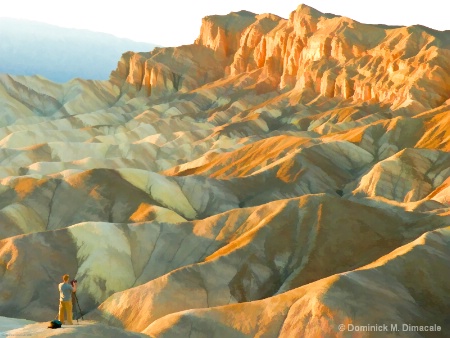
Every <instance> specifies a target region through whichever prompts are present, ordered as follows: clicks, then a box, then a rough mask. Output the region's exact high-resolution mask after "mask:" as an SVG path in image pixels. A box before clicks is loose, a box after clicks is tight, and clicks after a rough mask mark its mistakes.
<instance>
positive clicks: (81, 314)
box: [72, 292, 84, 323]
mask: <svg viewBox="0 0 450 338" xmlns="http://www.w3.org/2000/svg"><path fill="white" fill-rule="evenodd" d="M72 294H73V295H74V296H75V300H76V303H77V305H78V310H79V313H80V316H79V317H78V318H77V323H78V319H79V318H80V317H81V319H83V320H84V318H83V313H82V312H81V308H80V303H78V297H77V293H76V292H73V293H72ZM72 303H73V301H72ZM75 309H76V308H75Z"/></svg>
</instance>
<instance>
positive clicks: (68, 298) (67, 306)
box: [58, 274, 77, 325]
mask: <svg viewBox="0 0 450 338" xmlns="http://www.w3.org/2000/svg"><path fill="white" fill-rule="evenodd" d="M62 278H63V281H64V282H63V283H60V284H59V286H58V289H59V321H60V322H61V323H64V312H65V313H66V316H67V324H68V325H72V324H73V322H72V293H73V292H75V291H77V282H76V281H75V282H74V283H73V286H72V285H71V284H70V283H69V275H67V274H66V275H64V276H63V277H62Z"/></svg>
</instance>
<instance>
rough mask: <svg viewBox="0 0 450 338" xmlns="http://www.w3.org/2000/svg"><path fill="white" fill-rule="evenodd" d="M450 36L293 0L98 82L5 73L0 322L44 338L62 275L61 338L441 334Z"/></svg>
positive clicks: (126, 58) (143, 56)
mask: <svg viewBox="0 0 450 338" xmlns="http://www.w3.org/2000/svg"><path fill="white" fill-rule="evenodd" d="M448 41H450V35H449V34H448V32H439V31H434V30H431V29H428V28H426V27H421V26H412V27H389V26H384V25H365V24H362V23H359V22H356V21H353V20H351V19H349V18H343V17H339V16H335V15H331V14H323V13H320V12H318V11H316V10H315V9H313V8H310V7H308V6H305V5H301V6H299V7H298V8H297V10H295V11H294V12H292V14H291V15H290V16H289V18H287V19H284V18H280V17H278V16H275V15H272V14H254V13H250V12H246V11H240V12H237V13H230V14H229V15H225V16H219V15H212V16H208V17H206V18H205V19H204V20H203V23H202V28H201V31H200V34H199V37H198V39H197V40H196V41H195V42H194V43H193V44H192V45H186V46H180V47H173V48H159V49H155V50H154V51H152V52H151V53H135V52H127V53H125V54H123V56H122V58H121V59H120V60H119V62H118V66H117V69H116V70H114V71H112V73H111V78H110V80H109V81H86V80H73V81H71V82H68V83H65V84H63V85H59V84H55V83H52V82H50V81H47V80H45V79H43V78H40V77H19V76H9V75H0V102H1V108H0V115H1V117H2V118H1V119H0V163H1V166H0V316H3V317H10V318H21V320H18V319H4V320H2V321H1V322H0V324H1V325H5V327H8V330H9V331H8V332H10V333H11V334H17V335H19V334H22V335H30V334H35V333H36V332H37V331H36V330H39V325H41V326H42V325H44V324H43V323H39V322H46V321H48V320H49V318H54V315H55V313H56V311H57V305H58V292H57V288H56V287H57V284H58V283H59V282H60V276H61V275H63V274H65V273H69V274H70V275H71V276H72V277H76V278H77V279H78V280H79V290H78V292H77V295H78V300H79V303H80V306H81V309H82V310H83V314H84V317H85V319H88V320H90V321H89V322H86V324H85V325H84V324H83V325H80V326H79V327H74V328H71V329H70V330H67V331H64V332H65V334H67V335H68V336H74V337H79V336H83V335H85V336H89V335H102V334H103V335H104V336H123V337H125V336H127V335H128V336H130V337H134V336H151V337H189V336H191V337H214V336H216V337H255V336H265V337H279V336H281V337H292V336H293V333H295V334H294V335H299V336H301V337H311V338H313V337H319V336H320V337H336V336H342V337H345V336H346V332H340V331H339V330H338V325H340V324H345V325H347V327H348V325H367V324H370V323H373V324H377V323H378V324H388V325H389V326H390V324H397V325H398V327H399V328H400V327H402V325H408V324H409V325H433V324H436V325H437V326H439V327H440V328H441V331H439V332H440V333H439V332H438V333H437V335H436V336H443V337H444V336H445V335H440V334H441V333H443V332H444V333H445V332H448V331H449V330H450V327H449V324H448V323H449V322H448V316H447V314H448V313H450V308H449V304H450V299H449V295H450V289H449V283H448V280H449V279H450V270H449V268H448V267H449V266H450V263H449V262H450V252H449V250H448V248H449V247H450V246H449V241H450V237H449V230H448V229H449V226H450V156H449V150H450V132H449V130H450V101H449V96H450V88H449V87H448V83H450V81H449V79H448V76H449V72H450V68H449V64H448V61H447V59H448V55H447V54H448V49H449V42H448ZM22 319H26V320H30V321H37V322H38V323H30V322H24V321H22ZM27 323H28V324H30V325H29V326H24V325H26V324H27ZM124 329H125V330H128V331H124ZM53 331H55V330H52V334H53ZM130 331H134V332H130ZM347 333H348V332H347ZM43 334H44V335H43V336H45V333H43ZM37 336H38V335H37ZM366 336H369V337H371V336H373V337H377V333H373V332H368V335H366ZM406 336H407V335H406Z"/></svg>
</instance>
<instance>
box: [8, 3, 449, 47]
mask: <svg viewBox="0 0 450 338" xmlns="http://www.w3.org/2000/svg"><path fill="white" fill-rule="evenodd" d="M446 2H447V0H426V1H419V0H410V1H407V0H375V1H370V2H369V1H363V0H220V1H217V0H191V1H188V0H162V1H155V0H130V1H123V0H121V1H116V0H110V1H105V0H76V1H66V0H14V1H2V8H1V10H0V16H1V17H12V18H19V19H27V20H33V21H39V22H45V23H49V24H53V25H57V26H61V27H68V28H79V29H88V30H91V31H97V32H104V33H109V34H112V35H115V36H118V37H121V38H128V39H131V40H135V41H140V42H151V43H155V44H158V45H161V46H166V47H169V46H179V45H183V44H191V43H193V42H194V40H195V39H196V38H197V36H198V34H199V32H200V26H201V20H202V18H203V17H205V16H207V15H213V14H228V13H230V12H232V11H233V12H235V11H239V10H248V11H251V12H254V13H258V14H261V13H273V14H277V15H279V16H281V17H284V18H288V17H289V14H290V13H291V12H292V11H294V10H295V9H296V8H297V6H298V5H300V4H301V3H304V4H306V5H308V6H311V7H313V8H315V9H317V10H319V11H321V12H324V13H333V14H337V15H342V16H347V17H350V18H352V19H354V20H357V21H359V22H362V23H375V24H388V25H408V26H409V25H414V24H422V25H424V26H428V27H430V28H434V29H438V30H450V20H448V18H447V16H448V14H447V11H446V8H444V7H446V5H445V4H446Z"/></svg>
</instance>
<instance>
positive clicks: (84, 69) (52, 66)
mask: <svg viewBox="0 0 450 338" xmlns="http://www.w3.org/2000/svg"><path fill="white" fill-rule="evenodd" d="M154 47H155V45H152V44H150V43H144V42H135V41H131V40H128V39H121V38H117V37H115V36H112V35H109V34H105V33H97V32H91V31H87V30H79V29H70V28H61V27H57V26H52V25H47V24H43V23H38V22H32V21H25V20H17V19H9V18H0V73H7V74H13V75H41V76H44V77H46V78H48V79H50V80H52V81H56V82H66V81H68V80H70V79H72V78H76V77H79V78H84V79H94V80H105V79H108V78H109V74H110V73H111V71H112V70H114V69H115V68H116V66H117V62H118V61H119V59H120V57H121V55H122V53H124V52H126V51H129V50H132V51H143V52H144V51H145V52H147V51H150V50H152V49H153V48H154Z"/></svg>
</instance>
